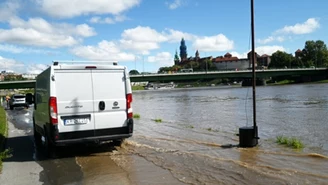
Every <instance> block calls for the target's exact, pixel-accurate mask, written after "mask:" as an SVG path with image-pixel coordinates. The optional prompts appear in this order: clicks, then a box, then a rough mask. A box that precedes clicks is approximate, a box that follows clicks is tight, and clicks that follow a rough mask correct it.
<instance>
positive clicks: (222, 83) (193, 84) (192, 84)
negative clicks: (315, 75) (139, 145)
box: [132, 79, 328, 91]
mask: <svg viewBox="0 0 328 185" xmlns="http://www.w3.org/2000/svg"><path fill="white" fill-rule="evenodd" d="M317 83H328V79H326V80H320V81H314V82H303V83H299V82H295V81H294V80H282V81H276V82H272V83H268V82H267V84H266V85H267V86H275V85H292V84H317ZM227 85H228V86H233V87H236V86H240V87H241V83H240V82H228V81H222V80H220V79H216V80H211V81H208V82H199V81H197V82H184V83H176V87H175V88H192V87H210V86H227ZM132 90H133V91H139V90H145V88H144V86H141V85H137V86H132Z"/></svg>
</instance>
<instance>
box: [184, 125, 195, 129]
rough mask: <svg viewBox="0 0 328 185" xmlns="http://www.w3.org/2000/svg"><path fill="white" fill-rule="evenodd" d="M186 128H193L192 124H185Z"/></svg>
mask: <svg viewBox="0 0 328 185" xmlns="http://www.w3.org/2000/svg"><path fill="white" fill-rule="evenodd" d="M186 127H187V128H195V127H194V126H193V125H187V126H186Z"/></svg>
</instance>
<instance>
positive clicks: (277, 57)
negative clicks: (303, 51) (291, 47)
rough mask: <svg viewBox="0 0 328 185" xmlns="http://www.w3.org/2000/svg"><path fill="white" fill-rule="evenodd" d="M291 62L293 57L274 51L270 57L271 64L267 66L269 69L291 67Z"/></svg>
mask: <svg viewBox="0 0 328 185" xmlns="http://www.w3.org/2000/svg"><path fill="white" fill-rule="evenodd" d="M292 60H293V55H291V54H288V53H286V52H284V51H276V52H275V53H273V54H272V56H271V63H270V64H269V68H284V67H291V64H292Z"/></svg>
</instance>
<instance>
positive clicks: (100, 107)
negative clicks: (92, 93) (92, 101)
mask: <svg viewBox="0 0 328 185" xmlns="http://www.w3.org/2000/svg"><path fill="white" fill-rule="evenodd" d="M99 110H105V102H104V101H100V102H99Z"/></svg>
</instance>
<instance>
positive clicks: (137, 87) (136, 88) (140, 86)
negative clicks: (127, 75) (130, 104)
mask: <svg viewBox="0 0 328 185" xmlns="http://www.w3.org/2000/svg"><path fill="white" fill-rule="evenodd" d="M138 90H145V88H144V87H143V86H142V85H134V86H132V91H138Z"/></svg>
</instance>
